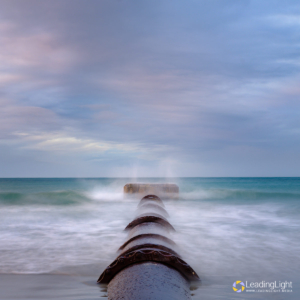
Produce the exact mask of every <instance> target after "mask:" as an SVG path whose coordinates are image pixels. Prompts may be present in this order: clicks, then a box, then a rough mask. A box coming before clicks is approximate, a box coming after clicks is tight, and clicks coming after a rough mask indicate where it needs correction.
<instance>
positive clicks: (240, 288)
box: [232, 281, 245, 293]
mask: <svg viewBox="0 0 300 300" xmlns="http://www.w3.org/2000/svg"><path fill="white" fill-rule="evenodd" d="M232 288H233V290H234V291H235V292H237V293H240V292H242V291H243V290H244V289H245V284H244V282H242V281H235V282H234V283H233V285H232Z"/></svg>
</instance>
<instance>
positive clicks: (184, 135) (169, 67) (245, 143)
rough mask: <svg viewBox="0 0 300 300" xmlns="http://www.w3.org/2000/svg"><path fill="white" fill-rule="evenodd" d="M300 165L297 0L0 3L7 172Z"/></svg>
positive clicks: (257, 172)
mask: <svg viewBox="0 0 300 300" xmlns="http://www.w3.org/2000/svg"><path fill="white" fill-rule="evenodd" d="M139 176H140V177H172V176H175V177H193V176H217V177H221V176H300V3H299V1H294V0H293V1H289V0H286V1H282V0H280V1H279V0H278V1H275V0H274V1H270V0H264V1H257V0H243V1H241V0H226V1H224V0H219V1H217V0H209V1H207V0H187V1H178V0H159V1H158V0H143V1H138V0H88V1H84V0H51V1H40V0H26V1H24V0H0V177H139Z"/></svg>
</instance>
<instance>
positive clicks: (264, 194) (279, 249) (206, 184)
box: [0, 178, 300, 299]
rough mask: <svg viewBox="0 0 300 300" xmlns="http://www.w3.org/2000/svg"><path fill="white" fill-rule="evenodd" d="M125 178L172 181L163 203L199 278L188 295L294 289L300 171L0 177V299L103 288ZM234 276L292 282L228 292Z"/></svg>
mask: <svg viewBox="0 0 300 300" xmlns="http://www.w3.org/2000/svg"><path fill="white" fill-rule="evenodd" d="M128 182H173V183H176V184H178V186H179V189H180V197H179V199H176V200H168V201H167V202H166V203H165V204H166V209H167V210H168V212H169V214H170V219H169V221H170V223H171V224H172V225H173V226H174V227H175V229H176V233H175V234H174V237H173V239H174V240H175V241H176V242H177V244H178V245H179V248H180V249H179V250H180V252H181V254H182V256H183V258H184V259H185V260H186V261H188V262H189V263H190V265H191V266H192V267H193V268H194V269H195V270H196V271H197V273H198V274H199V276H200V277H201V279H202V284H201V286H200V287H199V288H198V289H196V290H194V291H192V294H193V299H299V298H300V289H299V284H300V262H299V254H300V178H172V179H161V178H141V179H129V178H127V179H126V178H123V179H112V178H99V179H0V274H1V276H0V290H2V291H3V292H2V296H0V299H33V298H35V299H54V298H55V299H99V298H100V297H104V298H105V297H106V291H105V288H104V289H103V288H100V287H99V286H97V285H96V284H95V281H96V279H97V277H98V276H99V275H100V273H101V272H102V271H103V269H104V268H105V267H106V266H107V265H108V264H110V263H111V262H112V260H113V259H114V258H115V257H116V255H117V254H116V250H117V249H118V247H119V246H120V245H121V244H122V243H123V241H124V240H125V238H126V236H125V234H124V232H123V229H124V228H125V227H126V225H127V224H128V223H129V222H130V221H131V220H132V219H133V218H134V217H135V213H136V211H135V210H136V207H137V204H138V202H137V200H136V199H130V198H124V197H123V186H124V184H126V183H128ZM49 276H50V277H49ZM37 278H38V279H37ZM43 278H44V279H45V280H44V281H43ZM49 278H51V279H49ZM237 280H241V281H243V282H245V283H246V281H247V282H248V284H249V282H261V281H265V282H274V281H277V282H278V283H279V282H285V281H288V282H292V288H291V289H290V291H289V292H284V291H282V290H280V291H273V292H263V291H260V292H259V291H255V292H247V293H246V292H245V291H243V292H242V293H236V292H234V291H233V289H232V284H233V282H235V281H237ZM12 281H14V282H19V284H14V287H13V288H11V287H10V284H9V283H11V282H12ZM62 282H64V283H65V284H64V285H62V284H61V283H62ZM73 282H75V283H76V289H74V287H73V286H72V284H71V283H73ZM1 284H2V286H1ZM49 286H51V287H52V288H51V289H49ZM29 287H31V288H29ZM55 287H57V288H55ZM58 287H59V288H58ZM20 289H21V290H20ZM49 290H50V292H49ZM74 291H76V292H74ZM1 297H2V298H1Z"/></svg>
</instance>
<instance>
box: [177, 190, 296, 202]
mask: <svg viewBox="0 0 300 300" xmlns="http://www.w3.org/2000/svg"><path fill="white" fill-rule="evenodd" d="M180 198H181V199H182V200H184V199H186V200H229V201H230V200H300V193H297V192H285V191H262V190H234V189H207V190H204V189H202V190H195V191H191V192H186V193H182V194H181V195H180Z"/></svg>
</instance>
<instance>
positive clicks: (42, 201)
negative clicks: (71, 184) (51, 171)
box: [0, 190, 91, 205]
mask: <svg viewBox="0 0 300 300" xmlns="http://www.w3.org/2000/svg"><path fill="white" fill-rule="evenodd" d="M88 201H91V200H90V199H89V198H88V197H87V196H85V195H84V194H83V193H81V192H76V191H71V190H69V191H68V190H65V191H53V192H42V193H33V194H32V193H31V194H27V193H20V192H0V205H28V204H33V205H34V204H39V205H74V204H81V203H86V202H88Z"/></svg>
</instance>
